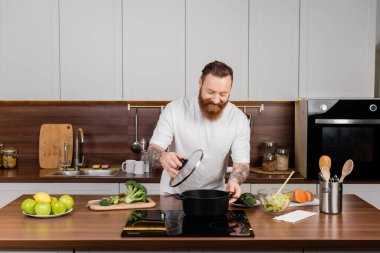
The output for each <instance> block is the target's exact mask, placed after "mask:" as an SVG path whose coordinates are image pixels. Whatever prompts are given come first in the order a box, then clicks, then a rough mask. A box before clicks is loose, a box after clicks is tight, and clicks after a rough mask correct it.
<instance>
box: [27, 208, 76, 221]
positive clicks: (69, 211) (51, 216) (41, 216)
mask: <svg viewBox="0 0 380 253" xmlns="http://www.w3.org/2000/svg"><path fill="white" fill-rule="evenodd" d="M73 210H74V209H73V208H70V209H69V210H67V211H66V212H64V213H62V214H50V215H37V214H28V213H26V212H24V211H22V213H23V214H24V215H26V216H29V217H34V218H43V219H48V218H55V217H59V216H62V215H66V214H68V213H71V212H72V211H73Z"/></svg>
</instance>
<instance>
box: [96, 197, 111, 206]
mask: <svg viewBox="0 0 380 253" xmlns="http://www.w3.org/2000/svg"><path fill="white" fill-rule="evenodd" d="M99 205H101V206H109V205H111V202H110V200H109V198H102V199H101V200H100V201H99Z"/></svg>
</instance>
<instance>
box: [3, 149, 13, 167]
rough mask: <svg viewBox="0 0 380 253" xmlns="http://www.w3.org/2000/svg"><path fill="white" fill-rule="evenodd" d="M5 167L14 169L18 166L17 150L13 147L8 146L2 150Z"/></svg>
mask: <svg viewBox="0 0 380 253" xmlns="http://www.w3.org/2000/svg"><path fill="white" fill-rule="evenodd" d="M1 153H2V160H3V168H4V169H14V168H16V167H17V150H16V149H13V148H7V149H4V150H2V151H1Z"/></svg>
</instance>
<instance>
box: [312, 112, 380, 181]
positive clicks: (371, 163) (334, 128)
mask: <svg viewBox="0 0 380 253" xmlns="http://www.w3.org/2000/svg"><path fill="white" fill-rule="evenodd" d="M308 121H309V122H308V125H309V129H308V152H307V169H308V173H307V174H308V176H309V175H310V178H312V179H317V176H318V172H319V168H317V167H316V166H315V164H318V161H319V158H320V156H322V155H328V156H330V157H331V161H332V163H331V170H330V171H331V173H330V174H331V176H334V175H337V176H338V177H340V175H341V171H342V167H343V164H344V162H345V161H346V160H348V159H352V160H353V161H354V170H353V172H352V173H351V174H350V175H349V176H348V177H347V180H350V179H365V180H371V179H373V180H374V179H380V119H329V118H320V117H318V116H317V115H315V116H313V117H309V119H308ZM309 172H310V173H309Z"/></svg>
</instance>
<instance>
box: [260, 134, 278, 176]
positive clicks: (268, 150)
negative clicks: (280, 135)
mask: <svg viewBox="0 0 380 253" xmlns="http://www.w3.org/2000/svg"><path fill="white" fill-rule="evenodd" d="M276 150H277V143H276V142H273V141H266V142H264V145H263V149H262V169H263V170H266V171H275V170H276Z"/></svg>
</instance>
